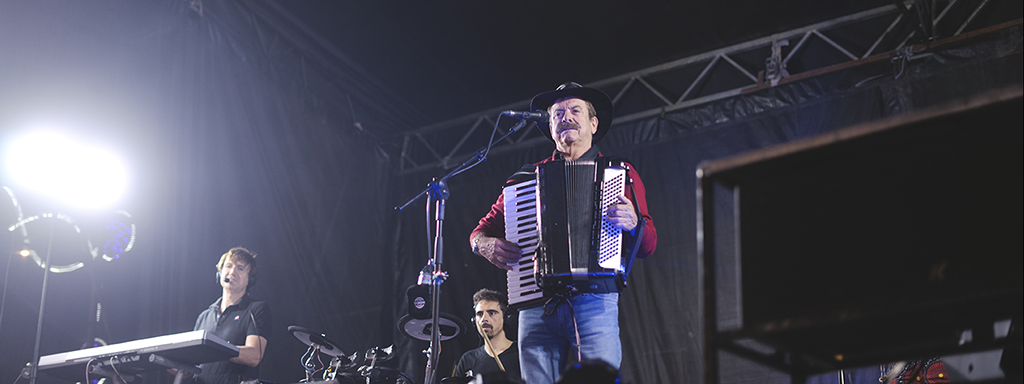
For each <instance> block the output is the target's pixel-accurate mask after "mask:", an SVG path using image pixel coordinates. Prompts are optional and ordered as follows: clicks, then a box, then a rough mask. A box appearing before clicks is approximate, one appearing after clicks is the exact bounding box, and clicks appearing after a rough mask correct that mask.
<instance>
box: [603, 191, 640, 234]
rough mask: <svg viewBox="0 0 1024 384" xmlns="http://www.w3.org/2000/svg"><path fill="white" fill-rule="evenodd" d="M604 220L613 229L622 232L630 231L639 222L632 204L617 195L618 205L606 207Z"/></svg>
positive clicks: (623, 196)
mask: <svg viewBox="0 0 1024 384" xmlns="http://www.w3.org/2000/svg"><path fill="white" fill-rule="evenodd" d="M606 220H607V221H608V222H609V223H611V224H612V225H614V226H615V228H618V229H621V230H623V231H632V230H633V228H636V225H637V223H638V222H639V221H638V218H637V217H636V209H635V208H633V202H632V201H629V199H627V198H626V196H625V195H619V203H618V204H615V205H612V206H609V207H608V216H607V218H606Z"/></svg>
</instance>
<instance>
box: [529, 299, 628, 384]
mask: <svg viewBox="0 0 1024 384" xmlns="http://www.w3.org/2000/svg"><path fill="white" fill-rule="evenodd" d="M569 301H570V302H571V303H572V313H574V314H575V317H576V323H577V325H578V327H579V333H580V347H579V351H580V354H581V355H582V358H583V360H589V359H601V360H604V361H605V362H608V363H609V364H611V365H613V366H615V368H618V367H619V364H621V363H622V341H620V340H619V294H618V293H603V294H592V293H584V294H580V295H576V296H573V297H572V298H570V299H569ZM544 308H545V307H544V306H538V307H533V308H528V309H523V310H520V311H519V364H520V368H521V370H522V373H523V380H524V381H526V383H528V384H552V383H554V382H555V380H557V379H558V376H559V374H561V372H562V370H563V369H565V367H566V365H567V364H568V363H569V362H570V361H576V348H577V345H576V334H575V330H574V329H573V324H572V319H573V316H572V313H571V312H570V309H569V305H568V304H566V302H565V301H562V302H560V303H558V306H557V307H555V304H554V303H552V304H549V305H548V306H547V309H548V311H549V312H551V311H553V313H552V314H551V315H550V316H548V315H545V314H544Z"/></svg>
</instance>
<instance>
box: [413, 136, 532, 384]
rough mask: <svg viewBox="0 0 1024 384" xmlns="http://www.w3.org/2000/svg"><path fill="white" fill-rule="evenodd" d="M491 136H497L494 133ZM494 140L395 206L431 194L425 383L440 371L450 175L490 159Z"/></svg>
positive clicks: (422, 279) (423, 280)
mask: <svg viewBox="0 0 1024 384" xmlns="http://www.w3.org/2000/svg"><path fill="white" fill-rule="evenodd" d="M528 121H529V120H521V121H520V122H518V123H516V125H514V126H512V128H509V130H508V132H507V133H505V135H504V136H502V137H501V138H499V139H498V140H497V141H499V142H500V141H502V140H504V139H505V138H506V137H508V136H509V135H511V134H513V133H515V132H518V131H519V130H520V129H522V128H523V127H524V126H526V123H527V122H528ZM495 129H497V122H495ZM491 137H494V136H493V135H492V136H491ZM493 144H494V141H491V142H489V143H487V145H485V146H483V147H481V148H480V149H479V150H478V151H476V153H475V154H474V155H473V156H471V157H470V158H468V159H466V161H464V162H463V163H462V164H460V165H459V166H458V167H455V168H454V169H452V170H451V171H450V172H448V174H446V175H444V176H442V177H441V178H440V179H439V178H436V177H435V178H433V179H432V181H431V182H430V184H427V188H425V189H424V190H423V191H420V193H418V194H416V196H414V197H413V198H411V199H409V201H406V202H405V204H402V205H401V206H398V207H395V210H396V211H402V210H403V209H405V208H406V207H408V206H409V205H410V204H412V203H413V202H415V201H416V200H419V198H420V196H424V195H426V196H427V204H426V211H427V250H428V252H429V260H427V265H426V266H424V267H423V269H422V270H421V271H420V274H419V276H418V278H417V279H416V284H418V285H428V284H429V285H430V299H431V305H430V316H431V323H430V348H429V349H428V350H427V353H428V357H427V367H426V372H425V375H424V383H425V384H432V383H433V382H434V375H435V374H436V373H437V361H438V358H439V357H440V354H441V332H440V327H439V325H438V320H439V317H440V312H441V310H440V308H441V305H440V298H441V284H442V283H444V281H445V279H447V278H448V273H447V272H444V271H443V270H441V265H442V261H443V259H444V236H443V235H442V228H443V227H444V208H445V202H446V201H447V200H448V197H449V195H450V194H449V190H448V179H450V178H451V177H453V176H455V175H457V174H460V173H462V172H464V171H466V170H468V169H470V168H472V167H474V166H476V165H477V164H480V163H482V162H484V161H486V160H487V153H488V152H489V151H490V150H491V146H492V145H493ZM431 205H435V209H434V218H433V223H431V215H430V206H431ZM431 224H433V226H434V236H433V237H431V235H430V228H431ZM431 267H432V268H431ZM428 271H429V272H428Z"/></svg>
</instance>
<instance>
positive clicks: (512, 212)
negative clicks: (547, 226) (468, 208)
mask: <svg viewBox="0 0 1024 384" xmlns="http://www.w3.org/2000/svg"><path fill="white" fill-rule="evenodd" d="M502 193H503V195H504V198H505V239H506V240H508V241H511V242H513V243H516V245H518V246H519V249H520V250H521V251H522V256H521V257H520V258H519V262H518V263H516V264H515V265H513V266H512V270H511V271H508V304H509V306H510V307H513V308H516V307H519V306H523V305H526V304H529V303H532V302H534V301H536V300H541V299H543V298H544V292H543V291H542V290H541V288H540V287H539V286H538V285H537V280H536V279H535V278H534V273H535V269H534V264H535V258H534V256H536V254H537V246H538V245H539V240H540V233H539V232H540V223H539V219H538V217H539V216H538V215H537V205H538V204H537V199H538V193H539V191H538V190H537V179H530V180H527V181H524V182H521V183H517V184H513V185H509V186H507V187H505V188H504V190H503V192H502Z"/></svg>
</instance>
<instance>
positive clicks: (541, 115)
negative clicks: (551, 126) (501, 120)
mask: <svg viewBox="0 0 1024 384" xmlns="http://www.w3.org/2000/svg"><path fill="white" fill-rule="evenodd" d="M501 114H502V115H505V116H508V117H513V118H516V119H519V120H527V121H529V120H547V119H548V113H547V112H544V111H535V112H519V111H504V112H502V113H501Z"/></svg>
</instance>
